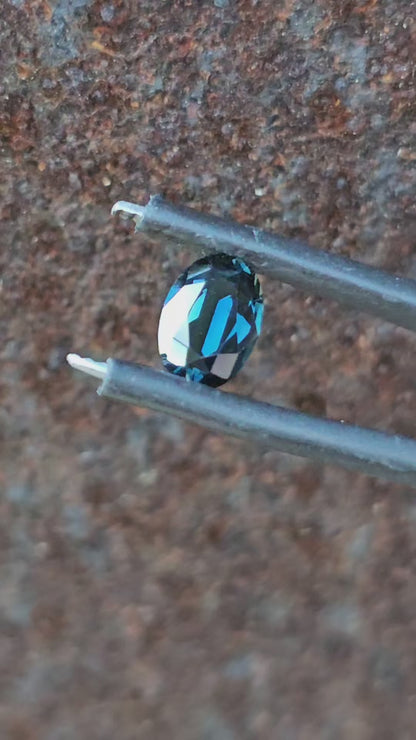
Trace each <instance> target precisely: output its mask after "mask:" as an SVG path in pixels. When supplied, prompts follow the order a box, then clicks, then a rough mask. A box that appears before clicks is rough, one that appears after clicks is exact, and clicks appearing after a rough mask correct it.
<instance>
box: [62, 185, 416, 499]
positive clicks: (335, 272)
mask: <svg viewBox="0 0 416 740" xmlns="http://www.w3.org/2000/svg"><path fill="white" fill-rule="evenodd" d="M112 213H113V214H115V213H120V214H121V215H122V216H124V217H126V218H129V217H132V218H133V220H134V222H135V230H136V231H138V232H141V233H143V234H146V235H148V236H151V237H156V238H158V239H159V240H161V241H163V242H164V243H166V242H168V243H174V244H176V245H180V246H191V247H194V248H196V249H197V250H200V251H203V252H218V251H220V252H226V253H227V254H230V255H232V256H236V257H240V258H242V259H245V260H246V261H247V262H249V263H250V264H251V266H252V267H253V268H254V269H255V270H256V271H257V272H259V273H263V274H267V275H270V276H271V277H273V278H276V279H278V280H280V281H282V282H284V283H288V284H290V285H293V286H294V287H296V288H299V289H301V290H303V291H305V292H307V293H312V294H316V295H318V296H321V297H323V298H330V299H333V300H335V301H337V302H338V303H340V304H341V305H343V306H344V307H346V308H352V309H354V310H360V311H364V312H367V313H369V314H372V315H373V316H377V317H379V318H382V319H384V320H386V321H390V322H392V323H394V324H396V325H398V326H402V327H404V328H406V329H410V330H413V331H415V330H416V281H414V280H410V279H407V278H402V277H398V276H395V275H391V274H389V273H388V272H385V271H383V270H379V269H377V268H375V267H371V266H369V265H365V264H362V263H360V262H356V261H354V260H351V259H348V258H346V257H342V256H339V255H333V254H329V253H326V252H324V251H322V250H319V249H314V248H313V247H310V246H308V245H307V244H304V243H303V242H301V241H298V240H294V239H288V238H283V237H280V236H276V235H273V234H271V233H268V232H266V231H262V230H260V229H258V228H256V227H253V226H242V225H240V224H238V223H236V222H234V221H230V220H227V219H223V218H219V217H217V216H212V215H209V214H204V213H200V212H198V211H196V210H193V209H191V208H186V207H184V206H177V205H174V204H172V203H169V202H167V201H165V200H164V199H163V198H161V197H160V196H157V195H156V196H153V197H152V198H150V201H149V203H148V204H147V205H146V206H140V205H136V204H133V203H128V202H126V201H119V202H117V203H116V204H115V206H114V207H113V209H112ZM67 360H68V362H69V364H70V365H71V366H72V367H73V368H75V369H77V370H80V371H82V372H84V373H86V374H88V375H92V376H93V377H96V378H98V379H100V380H101V384H100V386H99V388H98V391H97V392H98V394H99V395H100V396H103V397H105V398H110V399H113V400H116V401H124V402H126V403H130V404H133V405H140V406H145V407H147V408H150V409H154V410H157V411H163V412H166V413H169V414H173V415H174V416H177V417H180V418H181V419H184V420H186V421H190V422H194V423H196V424H199V425H202V426H204V427H207V428H209V429H212V430H215V431H218V432H220V433H222V434H229V435H232V436H235V437H242V438H248V439H250V440H252V441H253V442H255V443H258V445H259V446H267V447H269V448H270V447H271V448H274V449H277V450H280V451H283V452H288V453H291V454H294V455H299V456H302V457H307V458H311V459H312V460H315V461H317V462H322V463H331V464H335V465H342V466H344V467H346V468H351V469H355V470H359V471H361V472H363V473H366V474H368V475H375V476H380V477H383V478H387V479H390V480H394V481H396V482H400V483H405V484H407V485H410V486H416V441H415V440H413V439H410V438H408V437H403V436H401V435H397V434H389V433H386V432H382V431H378V430H373V429H366V428H364V427H359V426H355V425H352V424H347V423H344V422H343V421H334V420H331V419H325V418H318V417H314V416H311V415H308V414H304V413H301V412H298V411H294V410H291V409H287V408H284V407H280V406H274V405H271V404H268V403H263V402H259V401H254V400H252V399H249V398H246V397H243V396H239V395H236V394H233V393H228V392H223V391H220V390H215V389H213V388H209V387H206V386H203V385H199V384H198V383H192V382H186V381H185V380H184V379H182V378H177V377H174V376H172V375H169V374H167V373H164V372H161V371H157V370H153V369H151V368H149V367H145V366H143V365H139V364H135V363H130V362H124V361H121V360H116V359H113V358H110V359H108V360H107V361H106V362H96V361H95V360H92V359H89V358H83V357H80V356H79V355H76V354H72V353H71V354H69V355H68V356H67Z"/></svg>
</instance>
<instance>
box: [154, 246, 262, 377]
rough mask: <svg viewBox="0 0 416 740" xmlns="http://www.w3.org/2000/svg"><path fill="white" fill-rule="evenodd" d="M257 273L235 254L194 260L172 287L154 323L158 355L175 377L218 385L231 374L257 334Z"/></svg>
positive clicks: (259, 316)
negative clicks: (156, 324)
mask: <svg viewBox="0 0 416 740" xmlns="http://www.w3.org/2000/svg"><path fill="white" fill-rule="evenodd" d="M262 318H263V298H262V293H261V288H260V283H259V280H258V277H257V276H256V275H255V273H254V272H253V271H252V270H251V268H250V267H249V266H248V265H247V264H246V263H245V262H243V261H242V260H240V259H238V258H237V257H230V256H229V255H226V254H214V255H211V256H209V257H204V258H203V259H200V260H197V261H196V262H194V263H193V264H192V265H190V267H188V269H187V270H185V272H183V273H182V275H180V276H179V277H178V279H177V280H176V282H175V283H174V284H173V285H172V287H171V289H170V291H169V293H168V295H167V296H166V300H165V302H164V304H163V308H162V312H161V315H160V321H159V332H158V342H159V353H160V356H161V358H162V362H163V365H164V367H165V368H166V369H167V370H168V371H169V372H171V373H174V374H175V375H180V376H182V377H184V378H186V379H187V380H193V381H196V382H198V383H205V384H206V385H211V386H214V387H215V386H219V385H222V384H223V383H225V382H226V381H227V380H229V379H230V378H233V377H234V376H235V375H236V374H237V373H238V371H239V370H240V369H241V367H242V366H243V365H244V363H245V361H246V360H247V358H248V357H249V355H250V353H251V351H252V349H253V347H254V344H255V342H256V340H257V338H258V336H259V334H260V329H261V323H262Z"/></svg>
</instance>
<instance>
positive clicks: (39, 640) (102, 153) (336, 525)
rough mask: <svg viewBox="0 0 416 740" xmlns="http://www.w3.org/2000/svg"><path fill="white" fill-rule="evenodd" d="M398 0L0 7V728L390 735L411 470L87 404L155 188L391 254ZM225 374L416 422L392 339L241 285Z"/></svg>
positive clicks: (413, 618) (406, 348) (145, 271)
mask: <svg viewBox="0 0 416 740" xmlns="http://www.w3.org/2000/svg"><path fill="white" fill-rule="evenodd" d="M415 18H416V3H415V2H413V0H368V1H367V2H366V1H365V0H351V1H349V0H317V1H316V2H313V1H312V0H241V1H239V0H182V1H179V0H141V1H140V2H133V1H131V2H129V1H128V0H125V1H124V2H123V1H122V0H109V1H108V2H106V1H105V0H2V4H1V19H0V51H1V57H0V64H1V70H0V97H1V100H0V136H1V163H0V192H1V203H0V208H1V222H0V231H1V233H0V271H1V283H0V285H1V293H0V335H1V342H0V370H1V372H0V403H1V407H0V450H1V453H0V454H1V466H0V489H1V496H0V737H1V738H2V740H114V738H117V740H148V739H150V740H159V739H160V740H165V739H167V738H169V739H172V740H248V739H250V740H251V739H252V738H253V739H256V740H257V739H259V740H263V739H264V740H372V739H373V738H374V739H377V740H393V739H394V740H397V739H398V738H399V739H400V740H414V738H415V736H416V579H415V570H416V498H415V495H416V494H415V492H414V491H411V490H410V489H405V488H399V487H398V486H394V485H392V484H388V483H384V482H382V481H376V480H370V479H369V478H366V477H364V476H360V475H358V474H353V473H347V472H344V471H342V470H338V469H333V468H325V469H323V468H321V467H317V466H314V465H313V464H311V463H310V462H307V461H304V460H301V459H297V458H290V457H287V456H283V455H279V454H277V453H274V452H270V451H266V450H264V449H260V448H256V447H255V446H253V445H251V444H248V443H245V442H240V441H236V440H232V439H228V438H227V439H223V438H221V437H219V436H218V435H214V434H210V433H208V432H206V431H204V430H202V429H200V428H197V427H192V426H190V425H186V424H183V423H181V422H179V421H176V420H174V419H171V418H165V417H163V416H162V415H156V414H151V413H148V412H143V411H140V410H134V409H131V408H126V407H121V406H118V405H116V404H112V403H110V402H105V401H103V400H102V399H101V400H100V399H98V398H97V397H96V395H95V392H94V390H95V384H94V383H93V384H89V383H88V382H82V381H80V380H79V379H78V378H76V377H74V375H73V374H72V373H71V371H70V370H69V368H68V366H66V364H65V361H64V357H65V353H66V352H67V351H68V350H70V349H72V350H74V351H80V352H85V353H88V354H90V355H92V356H94V357H96V358H101V357H102V358H104V357H106V356H108V355H114V356H118V357H122V358H125V359H132V360H134V359H138V360H140V361H143V362H146V363H149V364H155V366H158V358H157V351H156V327H157V319H158V313H159V309H160V305H161V302H162V300H163V298H164V295H165V291H166V289H167V287H168V285H169V283H170V282H171V280H172V279H173V278H174V277H175V276H176V274H177V272H178V271H179V269H180V267H182V266H183V265H185V264H186V263H187V261H188V260H189V258H190V255H189V254H188V255H185V254H182V253H181V252H180V251H179V252H176V253H175V254H174V253H172V252H170V251H169V250H168V249H167V248H166V247H164V246H163V245H158V246H155V245H154V244H150V243H148V242H147V241H146V240H145V239H143V237H141V238H140V237H139V236H134V235H133V234H132V233H131V226H129V225H126V224H123V223H122V222H119V221H117V220H112V219H110V217H109V211H110V208H111V205H112V204H113V203H114V201H116V200H117V199H118V198H127V199H131V200H137V201H142V202H145V201H146V200H147V198H148V196H149V195H150V194H153V193H156V192H162V193H164V194H165V195H166V196H168V197H169V198H171V199H173V200H176V201H181V202H184V203H188V204H193V205H195V206H197V207H201V208H205V209H207V210H210V211H212V212H216V213H220V214H221V213H227V214H232V215H233V216H234V217H235V218H237V219H239V220H241V221H242V222H249V223H254V224H257V225H258V226H261V227H265V228H269V229H271V230H274V231H276V232H281V233H284V234H286V235H294V236H301V237H306V238H308V239H309V240H310V242H311V243H313V244H314V245H316V246H317V247H320V248H323V249H326V250H329V251H331V252H333V253H341V254H347V255H350V256H352V257H355V258H357V259H361V260H363V261H365V262H369V263H371V264H375V265H379V266H383V267H385V268H388V269H390V270H392V271H396V272H398V273H401V274H406V275H413V276H416V258H415V245H416V209H415V202H416V197H415V196H416V146H415V144H416V106H415V97H416V96H415V79H416V78H415V74H414V73H415V62H416V22H415ZM263 283H264V288H265V293H266V297H267V312H266V317H265V329H264V333H263V335H262V338H261V340H260V342H259V348H258V350H257V351H256V352H255V353H254V354H253V356H252V358H251V360H250V362H249V363H248V365H247V366H246V369H245V370H244V371H243V372H242V373H241V375H240V377H239V378H238V379H237V380H236V381H235V382H234V383H233V384H232V386H231V384H230V389H232V390H235V391H237V392H242V393H247V394H249V395H253V396H255V397H256V398H259V399H268V400H272V401H274V402H279V403H286V404H288V405H290V406H293V407H298V408H301V409H304V410H308V411H312V412H314V413H318V414H321V413H326V414H327V415H329V416H332V417H334V418H344V419H347V420H350V421H358V422H361V423H363V424H366V425H373V426H377V427H381V428H387V429H394V430H397V431H400V432H403V433H406V434H410V435H412V436H416V383H415V356H416V354H415V352H416V340H415V337H412V336H411V335H410V334H409V333H408V332H406V331H404V330H398V329H396V328H394V327H392V326H390V325H388V324H383V323H381V322H377V321H375V320H373V319H369V318H367V317H365V316H361V315H358V314H357V315H354V314H353V313H349V314H347V313H346V312H343V311H341V310H340V309H339V308H338V307H336V306H335V305H331V304H330V303H329V302H327V301H323V300H319V299H318V298H312V297H308V296H305V295H302V294H300V293H298V292H296V291H294V290H293V289H291V288H289V287H287V286H281V285H278V284H274V283H272V282H271V281H270V280H264V281H263Z"/></svg>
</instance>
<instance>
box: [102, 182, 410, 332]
mask: <svg viewBox="0 0 416 740" xmlns="http://www.w3.org/2000/svg"><path fill="white" fill-rule="evenodd" d="M120 205H121V204H120ZM123 205H126V206H128V205H129V204H124V203H123ZM118 206H119V204H116V206H115V207H114V209H113V210H114V212H117V211H118V210H122V208H119V207H118ZM133 207H134V206H133ZM136 208H137V209H138V211H139V212H138V213H137V214H136V218H135V220H136V230H137V231H141V232H143V233H146V234H149V235H152V236H160V237H161V238H162V239H163V241H167V240H170V241H171V242H175V243H176V244H186V245H190V246H192V247H195V248H196V249H197V250H201V249H202V250H207V251H222V252H226V253H228V254H231V255H233V256H237V257H241V258H243V259H245V260H247V261H248V262H249V263H250V264H251V265H252V266H253V267H254V268H255V270H256V271H258V272H260V273H267V274H269V275H271V276H272V277H274V278H277V279H279V280H281V281H283V282H285V283H289V284H291V285H294V286H295V287H297V288H300V289H301V290H304V291H305V292H307V293H314V294H316V295H319V296H322V297H324V298H332V299H334V300H336V301H338V302H339V303H340V304H342V305H343V306H346V307H348V308H353V309H355V310H359V311H366V312H368V313H370V314H372V315H373V316H378V317H380V318H382V319H385V320H387V321H391V322H393V323H394V324H397V325H398V326H403V327H405V328H406V329H411V330H412V331H416V281H414V280H410V279H407V278H402V277H397V276H395V275H391V274H389V273H388V272H384V271H383V270H379V269H377V268H374V267H371V266H369V265H365V264H362V263H360V262H356V261H354V260H350V259H348V258H346V257H341V256H339V255H334V254H330V253H328V252H324V251H323V250H319V249H314V248H313V247H310V246H308V245H307V244H303V243H302V242H300V241H297V240H292V239H285V238H284V237H279V236H275V235H273V234H270V233H268V232H266V231H261V230H260V229H257V228H254V227H252V226H241V225H240V224H237V223H235V222H233V221H227V220H225V219H222V218H218V217H216V216H211V215H208V214H204V213H199V212H198V211H194V210H193V209H191V208H186V207H183V206H176V205H173V204H171V203H168V202H166V201H164V200H163V199H162V198H161V197H160V196H154V197H153V198H151V199H150V201H149V203H148V204H147V206H137V207H136Z"/></svg>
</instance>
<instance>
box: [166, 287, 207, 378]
mask: <svg viewBox="0 0 416 740" xmlns="http://www.w3.org/2000/svg"><path fill="white" fill-rule="evenodd" d="M203 287H204V284H203V283H201V282H199V283H191V284H190V285H184V286H183V287H182V288H180V289H179V290H178V292H177V293H176V294H175V295H174V296H173V298H171V299H170V301H169V302H168V303H167V304H166V305H165V306H163V308H162V313H161V314H160V320H159V331H158V336H157V339H158V345H159V353H160V354H161V355H166V357H167V360H168V362H171V363H172V365H177V366H178V367H184V366H185V365H186V362H187V354H188V349H189V324H188V322H187V320H186V317H187V316H188V314H189V311H190V310H191V308H192V306H193V304H194V303H195V301H196V299H197V298H198V296H199V294H200V292H201V289H202V288H203Z"/></svg>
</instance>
